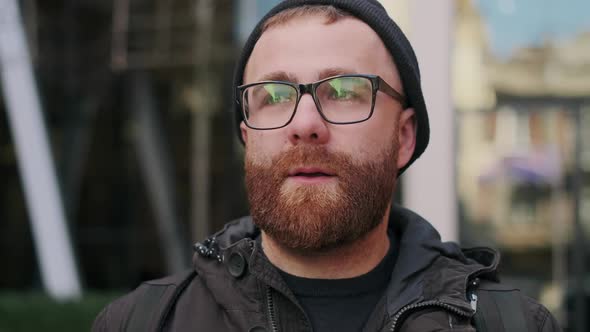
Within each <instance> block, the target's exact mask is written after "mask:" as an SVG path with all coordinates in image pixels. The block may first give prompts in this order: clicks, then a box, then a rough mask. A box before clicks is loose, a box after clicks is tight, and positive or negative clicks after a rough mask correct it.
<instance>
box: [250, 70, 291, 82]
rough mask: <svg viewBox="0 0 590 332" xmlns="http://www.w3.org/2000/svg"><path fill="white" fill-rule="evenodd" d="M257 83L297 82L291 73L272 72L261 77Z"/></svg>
mask: <svg viewBox="0 0 590 332" xmlns="http://www.w3.org/2000/svg"><path fill="white" fill-rule="evenodd" d="M258 81H287V82H297V78H296V77H295V75H294V74H292V73H287V72H285V71H273V72H270V73H268V74H264V75H262V77H260V79H259V80H258Z"/></svg>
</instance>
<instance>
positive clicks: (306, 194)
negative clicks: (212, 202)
mask: <svg viewBox="0 0 590 332" xmlns="http://www.w3.org/2000/svg"><path fill="white" fill-rule="evenodd" d="M397 151H398V144H397V141H396V140H393V143H392V144H391V145H390V146H388V147H386V148H385V149H383V150H382V151H381V152H380V153H379V154H378V156H377V158H374V160H371V161H369V162H362V163H361V162H356V161H354V160H353V158H351V157H350V156H348V155H346V154H343V153H336V152H330V151H328V150H327V149H326V148H325V147H324V146H315V145H297V146H295V147H293V148H291V149H289V150H287V151H284V152H283V153H281V154H280V155H278V156H276V157H275V158H273V159H272V160H270V162H266V163H259V162H257V161H256V160H255V156H253V155H252V153H249V152H248V149H246V158H245V171H246V173H245V180H246V189H247V192H248V200H249V202H250V212H251V214H252V218H253V220H254V223H255V224H256V225H257V226H258V227H259V228H260V229H261V230H262V231H264V232H265V233H266V234H267V235H268V236H269V237H271V238H272V239H273V240H274V241H276V242H277V244H279V245H281V246H282V247H283V248H285V249H290V250H292V251H295V252H299V253H302V254H306V253H313V252H318V251H325V250H330V249H334V248H338V247H341V246H343V245H346V244H349V243H352V242H354V241H355V240H357V239H359V238H361V237H362V236H364V235H366V234H367V233H369V232H370V231H371V230H373V229H374V228H375V227H376V226H377V225H379V224H380V223H381V222H382V220H383V217H384V216H385V212H386V211H387V208H388V207H389V205H390V204H391V199H392V195H393V191H394V188H395V184H396V179H397ZM303 166H314V167H320V168H322V169H330V170H331V171H332V172H334V173H335V177H333V178H331V179H330V180H329V181H327V182H322V183H314V184H302V183H293V182H292V181H287V180H288V173H289V171H290V170H291V169H293V167H303Z"/></svg>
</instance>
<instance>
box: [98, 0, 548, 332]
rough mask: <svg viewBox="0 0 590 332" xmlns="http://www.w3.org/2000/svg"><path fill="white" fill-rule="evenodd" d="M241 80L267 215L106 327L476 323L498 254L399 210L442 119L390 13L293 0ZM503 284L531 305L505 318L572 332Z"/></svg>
mask: <svg viewBox="0 0 590 332" xmlns="http://www.w3.org/2000/svg"><path fill="white" fill-rule="evenodd" d="M234 88H235V97H236V118H237V130H238V132H239V135H240V138H241V139H242V141H243V143H244V145H245V149H246V150H245V151H246V154H245V175H246V186H247V192H248V198H249V201H250V211H251V215H252V217H247V218H242V219H240V220H237V221H234V222H231V223H229V224H228V225H227V226H226V227H225V228H224V229H223V230H222V231H220V232H218V233H216V234H215V235H213V236H212V237H210V238H209V239H208V240H207V241H205V242H204V243H202V244H197V245H196V246H195V248H196V251H197V252H196V254H195V257H194V269H192V270H191V271H189V272H187V273H185V274H183V275H178V276H172V277H168V278H165V279H161V280H156V281H151V282H147V283H144V284H143V285H142V286H140V287H139V288H138V289H136V290H135V291H134V292H132V293H131V294H129V295H127V296H125V297H123V298H122V299H119V300H117V301H115V302H114V303H112V304H111V305H109V306H108V307H107V308H105V309H104V310H103V312H102V313H101V314H100V315H99V317H98V318H97V320H96V322H95V325H94V331H120V330H125V331H154V330H157V331H475V329H474V324H476V323H477V322H476V321H475V319H473V318H474V314H475V313H476V312H477V310H478V301H477V297H476V295H475V293H474V289H476V288H477V287H479V284H480V283H481V284H482V285H483V284H492V282H491V281H495V280H496V267H497V265H498V256H497V254H496V253H495V252H494V251H492V250H490V249H480V250H467V251H462V250H461V249H460V248H459V247H458V246H457V245H456V244H454V243H443V242H441V241H440V237H439V235H438V233H437V232H436V231H435V230H434V229H433V228H432V226H431V225H430V224H429V223H428V222H427V221H425V220H424V219H422V218H421V217H419V216H418V215H416V214H414V213H413V212H411V211H409V210H406V209H403V208H401V207H397V206H392V204H391V201H392V196H393V194H394V191H395V186H396V182H397V178H398V176H399V175H400V174H401V173H402V172H403V171H404V170H405V169H407V168H408V167H409V166H410V164H411V163H412V162H413V161H415V160H416V159H417V158H418V157H419V156H420V155H421V154H422V152H423V151H424V150H425V148H426V146H427V144H428V137H429V127H428V115H427V112H426V107H425V103H424V99H423V96H422V91H421V87H420V76H419V72H418V63H417V60H416V58H415V55H414V52H413V50H412V47H411V45H410V43H409V42H408V40H407V39H406V37H405V36H404V35H403V33H402V32H401V30H400V29H399V28H398V27H397V25H395V23H394V22H393V21H392V20H391V19H390V18H389V17H388V16H387V13H386V12H385V10H384V9H383V7H381V5H380V4H378V2H376V1H373V0H356V1H354V0H331V1H328V0H286V1H283V2H282V3H280V4H279V5H278V6H277V7H275V8H274V9H272V10H271V11H270V12H269V14H267V16H266V17H265V18H263V19H262V21H261V22H260V23H259V25H258V26H257V27H256V28H255V30H254V31H253V32H252V34H251V36H250V38H249V40H248V42H247V43H246V45H245V47H244V50H243V52H242V55H241V58H240V61H239V62H238V65H237V69H236V74H235V86H234ZM492 289H500V288H494V287H492ZM500 292H505V293H509V294H513V295H512V296H513V297H509V298H508V299H516V301H512V300H509V301H505V303H506V306H508V307H510V306H511V308H516V309H514V310H512V312H513V313H514V314H515V315H518V316H517V317H516V318H514V317H508V319H505V317H504V316H503V315H504V314H503V311H500V312H497V314H498V315H497V316H498V317H501V318H502V319H505V320H504V323H502V319H499V320H497V321H499V322H500V323H501V324H504V325H503V326H504V328H510V329H512V330H513V331H514V330H522V331H555V330H559V328H558V327H557V324H556V323H555V320H554V319H553V317H552V316H551V315H550V314H549V312H548V311H547V310H546V309H545V308H544V307H542V306H541V305H539V304H538V303H536V302H534V301H532V300H530V299H529V298H526V297H524V296H522V295H520V293H516V295H514V293H515V291H514V290H512V289H510V288H506V287H505V288H501V289H500ZM489 299H490V297H488V300H489ZM493 299H494V298H493V297H492V300H493ZM498 301H501V300H498ZM488 302H489V301H488ZM497 303H500V302H497ZM497 303H496V304H497ZM496 304H494V303H492V304H491V305H496ZM486 305H487V306H488V308H489V303H488V304H486ZM480 308H481V307H480ZM486 310H487V308H486ZM496 323H497V322H496V321H494V322H488V327H489V326H494V325H493V324H496ZM490 324H492V325H490ZM514 326H518V328H517V329H514V328H513V327H514ZM489 330H494V329H489ZM494 331H499V330H494Z"/></svg>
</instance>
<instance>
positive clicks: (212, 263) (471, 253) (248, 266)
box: [93, 207, 560, 332]
mask: <svg viewBox="0 0 590 332" xmlns="http://www.w3.org/2000/svg"><path fill="white" fill-rule="evenodd" d="M389 227H390V228H392V231H393V233H392V234H395V235H396V236H397V237H398V239H397V241H398V243H399V253H398V258H397V261H396V264H395V267H394V269H393V271H392V274H391V282H390V284H389V287H388V289H387V291H386V294H384V297H383V298H382V300H381V301H380V302H379V303H378V304H377V306H376V308H375V309H374V311H373V313H372V315H371V317H370V318H369V321H368V323H367V325H366V326H365V329H364V331H404V332H405V331H475V329H474V328H473V327H472V326H471V323H470V321H471V317H472V316H473V313H474V312H473V309H472V308H471V304H470V302H469V301H468V300H467V292H468V284H469V281H470V280H473V279H475V278H480V279H482V280H485V279H490V280H494V279H495V278H496V268H497V266H498V261H499V256H498V254H497V253H496V252H494V251H493V250H491V249H486V248H479V249H469V250H461V249H460V248H459V247H458V246H457V245H456V244H455V243H450V242H441V241H440V237H439V235H438V233H437V232H436V231H435V230H434V228H433V227H432V226H431V225H430V224H429V223H428V222H427V221H425V220H424V219H422V218H421V217H419V216H418V215H416V214H414V213H413V212H411V211H409V210H406V209H403V208H399V207H394V208H393V209H392V213H391V218H390V223H389ZM259 235H260V231H259V230H258V229H257V228H256V227H255V226H254V225H253V224H252V221H251V220H250V218H242V219H239V220H236V221H234V222H231V223H229V224H227V225H226V226H225V227H224V229H223V230H222V231H220V232H218V233H217V234H215V235H214V238H215V241H211V240H210V241H208V242H207V246H203V245H201V246H197V253H196V254H195V256H194V259H193V262H194V269H195V270H196V273H197V274H196V276H195V277H194V279H192V280H191V282H190V283H189V284H188V286H187V287H186V288H185V289H184V291H183V292H182V293H181V295H180V296H179V297H178V299H177V301H176V303H175V305H174V307H172V308H171V310H170V314H169V315H168V318H167V320H166V323H165V325H164V329H163V330H164V331H311V328H310V327H309V326H310V323H309V320H308V318H307V317H306V314H305V313H304V311H303V310H302V308H301V306H300V305H299V304H298V303H297V300H296V299H295V296H294V295H293V294H292V292H291V291H290V290H289V288H288V287H287V285H286V284H285V282H284V281H283V280H282V278H281V276H280V274H279V272H278V271H277V270H276V268H275V267H274V266H273V265H272V264H271V263H270V262H269V261H268V259H267V258H266V256H265V255H264V254H263V253H262V251H261V246H260V241H259V238H260V236H259ZM178 280H179V278H175V277H168V278H164V279H160V280H156V281H150V282H147V283H144V284H142V285H141V286H139V287H138V288H137V289H136V290H134V291H133V292H132V293H130V294H128V295H126V296H124V297H122V298H120V299H118V300H116V301H115V302H113V303H111V304H110V305H109V306H107V307H106V308H105V309H104V310H103V311H102V312H101V313H100V314H99V316H98V317H97V319H96V321H95V323H94V326H93V331H96V332H98V331H124V330H125V326H126V325H127V324H128V322H129V317H130V313H131V312H132V311H133V310H134V307H135V306H136V305H137V303H136V302H137V298H138V297H139V296H141V294H142V292H145V289H146V287H150V286H149V285H167V284H169V283H175V282H178ZM522 303H523V305H524V307H525V310H526V312H527V314H526V320H527V325H528V327H529V330H530V331H543V332H545V331H547V332H548V331H559V330H560V329H559V327H558V326H557V323H556V322H555V319H554V318H553V316H551V314H550V313H549V312H548V311H547V309H545V308H544V307H543V306H541V305H540V304H538V303H536V302H535V301H533V300H531V299H529V298H527V297H524V296H523V297H522ZM145 319H153V317H145Z"/></svg>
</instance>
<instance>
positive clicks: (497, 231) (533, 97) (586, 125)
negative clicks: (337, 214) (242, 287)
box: [0, 0, 590, 332]
mask: <svg viewBox="0 0 590 332" xmlns="http://www.w3.org/2000/svg"><path fill="white" fill-rule="evenodd" d="M278 2H279V0H112V1H107V0H83V1H79V0H78V1H77V0H57V1H41V0H0V264H1V265H0V332H13V331H14V332H17V331H37V330H40V329H44V330H49V331H86V330H89V328H90V325H91V323H92V320H93V319H94V317H95V316H96V314H97V313H98V311H99V310H100V309H101V308H102V307H103V306H104V305H105V304H106V303H107V302H109V301H111V300H112V299H113V298H115V297H117V296H119V295H121V294H123V293H126V292H128V291H129V290H131V289H133V288H135V287H136V286H137V285H138V284H139V283H140V282H141V281H144V280H148V279H153V278H159V277H162V276H164V275H167V274H170V273H174V272H176V271H180V270H182V269H185V268H187V267H189V266H190V264H191V263H190V262H191V261H190V259H191V255H192V249H191V246H192V243H194V242H197V241H201V240H203V239H204V238H205V237H206V236H207V235H209V234H210V233H212V232H213V231H216V230H217V229H219V228H220V227H222V226H223V224H225V223H226V222H227V221H229V220H231V219H232V218H236V217H239V216H243V215H246V214H247V213H248V212H247V211H248V208H247V202H246V198H245V193H244V186H243V171H242V168H243V166H242V156H243V147H242V145H241V143H240V142H239V140H238V139H237V136H236V134H235V127H234V125H233V113H232V111H233V103H234V101H233V98H232V91H233V90H232V88H233V87H232V86H231V84H232V72H233V65H234V61H235V60H236V57H237V54H239V51H240V48H241V45H242V44H243V43H244V41H245V38H246V37H247V36H248V34H249V33H250V31H251V30H252V28H253V27H254V25H255V23H256V22H257V21H258V20H259V19H260V18H261V17H262V16H263V15H264V14H265V13H266V12H267V11H268V10H269V9H270V8H271V7H272V6H274V5H275V4H276V3H278ZM381 2H382V3H383V5H384V6H385V7H386V8H387V9H388V11H389V13H390V14H391V15H392V17H393V18H394V20H395V21H396V22H398V23H399V25H400V26H401V27H402V29H403V30H404V31H405V32H406V33H407V35H408V37H409V38H410V40H411V41H412V43H413V45H414V46H415V50H416V54H417V56H418V59H419V62H420V66H421V72H422V80H423V87H424V92H425V98H426V101H427V105H428V109H429V114H430V119H431V120H430V121H431V126H432V136H431V145H430V146H429V148H428V149H427V150H426V153H425V155H424V157H422V158H421V159H419V160H418V162H416V164H415V166H413V167H412V168H411V169H410V170H409V172H407V174H404V176H402V180H401V185H400V190H399V194H398V195H397V197H396V200H397V201H398V202H400V203H401V204H403V205H405V206H408V207H410V208H412V209H414V210H416V211H417V212H419V213H420V214H422V215H424V216H425V217H426V218H427V219H429V220H431V221H432V222H433V223H434V224H435V226H436V227H437V229H438V230H439V231H440V233H441V236H442V237H443V239H445V240H453V241H459V242H460V243H461V244H462V245H463V246H482V245H483V246H492V247H494V248H497V249H499V250H500V251H501V252H502V263H501V272H502V275H503V276H504V280H505V281H507V282H510V283H512V284H514V285H516V286H518V287H520V288H521V289H522V290H524V291H525V292H526V293H527V294H528V295H530V296H532V297H534V298H536V299H538V300H540V301H541V302H542V303H543V304H544V305H545V306H547V307H548V308H549V309H550V310H551V311H552V312H553V314H554V315H556V317H557V318H558V320H559V321H560V323H561V324H562V326H563V327H564V328H565V330H566V331H576V332H586V331H590V318H589V317H590V250H589V249H590V246H589V242H588V239H589V237H590V20H589V19H588V13H590V2H588V1H587V0H566V1H559V2H558V1H554V0H437V1H429V0H382V1H381ZM310 38H313V36H310Z"/></svg>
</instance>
